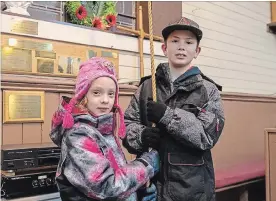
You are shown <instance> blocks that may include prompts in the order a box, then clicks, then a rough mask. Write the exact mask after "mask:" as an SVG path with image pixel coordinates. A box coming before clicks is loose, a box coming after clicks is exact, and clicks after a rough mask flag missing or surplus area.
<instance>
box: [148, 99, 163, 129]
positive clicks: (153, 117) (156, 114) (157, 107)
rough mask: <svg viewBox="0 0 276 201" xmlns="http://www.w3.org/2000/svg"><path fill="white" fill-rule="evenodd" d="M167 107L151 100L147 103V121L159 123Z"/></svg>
mask: <svg viewBox="0 0 276 201" xmlns="http://www.w3.org/2000/svg"><path fill="white" fill-rule="evenodd" d="M166 109H167V106H166V105H165V104H163V103H157V102H154V101H152V100H148V102H147V117H148V121H150V122H153V123H156V124H157V123H159V121H160V120H161V118H162V117H163V116H164V114H165V111H166Z"/></svg>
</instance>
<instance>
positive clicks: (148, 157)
mask: <svg viewBox="0 0 276 201" xmlns="http://www.w3.org/2000/svg"><path fill="white" fill-rule="evenodd" d="M141 159H142V161H141ZM136 160H137V161H141V162H143V161H146V162H147V163H148V164H149V165H150V166H151V167H153V170H154V175H156V174H157V173H158V172H159V168H160V166H159V154H158V152H157V151H156V150H151V151H150V152H145V153H143V154H142V155H141V156H140V157H139V158H137V159H136Z"/></svg>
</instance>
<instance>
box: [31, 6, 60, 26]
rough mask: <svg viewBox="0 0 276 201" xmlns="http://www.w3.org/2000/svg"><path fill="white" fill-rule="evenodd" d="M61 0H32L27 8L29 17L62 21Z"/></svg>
mask: <svg viewBox="0 0 276 201" xmlns="http://www.w3.org/2000/svg"><path fill="white" fill-rule="evenodd" d="M63 5H64V4H63V2H62V1H33V2H32V4H31V5H30V6H29V8H28V12H29V13H30V15H31V17H33V18H35V19H45V20H50V21H54V20H55V21H56V20H57V21H64V19H63V12H64V9H63V8H64V6H63Z"/></svg>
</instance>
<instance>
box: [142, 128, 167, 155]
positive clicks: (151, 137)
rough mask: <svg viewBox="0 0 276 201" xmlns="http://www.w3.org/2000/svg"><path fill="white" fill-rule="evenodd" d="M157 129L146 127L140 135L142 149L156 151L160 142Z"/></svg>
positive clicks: (159, 134)
mask: <svg viewBox="0 0 276 201" xmlns="http://www.w3.org/2000/svg"><path fill="white" fill-rule="evenodd" d="M161 137H162V136H161V132H160V129H159V128H154V127H146V128H145V129H144V130H143V132H142V134H141V141H142V145H143V147H144V148H149V147H151V148H154V149H156V150H158V148H159V145H160V140H161Z"/></svg>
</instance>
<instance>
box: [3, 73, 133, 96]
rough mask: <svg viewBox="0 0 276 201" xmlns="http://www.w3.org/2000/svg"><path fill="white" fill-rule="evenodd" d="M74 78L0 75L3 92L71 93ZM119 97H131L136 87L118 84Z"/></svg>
mask: <svg viewBox="0 0 276 201" xmlns="http://www.w3.org/2000/svg"><path fill="white" fill-rule="evenodd" d="M75 80H76V79H75V78H65V77H46V76H41V75H39V76H38V75H19V74H5V73H2V75H1V85H2V89H3V90H30V91H34V90H43V91H46V92H60V93H73V92H74V86H75ZM119 87H120V95H132V94H134V92H135V91H136V89H137V87H136V86H132V85H128V84H119Z"/></svg>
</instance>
